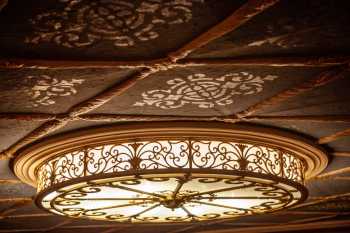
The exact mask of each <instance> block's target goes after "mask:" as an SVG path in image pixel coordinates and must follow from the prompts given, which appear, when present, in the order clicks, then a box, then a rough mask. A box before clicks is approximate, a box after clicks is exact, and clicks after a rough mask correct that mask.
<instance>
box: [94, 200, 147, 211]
mask: <svg viewBox="0 0 350 233" xmlns="http://www.w3.org/2000/svg"><path fill="white" fill-rule="evenodd" d="M151 203H154V202H153V201H149V202H137V203H129V204H123V205H114V206H106V207H100V208H96V209H90V210H88V211H96V210H107V209H114V208H121V207H127V206H133V205H142V204H151Z"/></svg>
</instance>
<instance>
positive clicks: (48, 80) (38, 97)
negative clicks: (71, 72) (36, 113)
mask: <svg viewBox="0 0 350 233" xmlns="http://www.w3.org/2000/svg"><path fill="white" fill-rule="evenodd" d="M26 78H27V79H29V80H34V85H33V86H32V88H31V89H30V90H27V91H26V94H27V95H28V96H29V97H30V98H31V101H30V103H31V106H34V107H38V106H40V105H43V106H47V105H51V104H55V103H56V102H55V99H54V97H55V96H70V95H75V94H76V93H77V90H76V89H75V86H76V85H79V84H82V83H83V82H84V79H71V80H58V79H56V78H52V77H50V76H47V75H41V76H27V77H26Z"/></svg>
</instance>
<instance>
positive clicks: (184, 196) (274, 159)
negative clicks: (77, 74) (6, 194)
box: [14, 122, 328, 223]
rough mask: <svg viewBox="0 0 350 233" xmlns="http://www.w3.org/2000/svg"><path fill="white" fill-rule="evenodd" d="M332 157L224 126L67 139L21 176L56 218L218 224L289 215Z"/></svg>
mask: <svg viewBox="0 0 350 233" xmlns="http://www.w3.org/2000/svg"><path fill="white" fill-rule="evenodd" d="M327 162H328V160H327V156H326V155H325V153H324V152H323V151H322V150H321V149H320V148H318V147H316V146H315V145H313V144H312V143H310V142H308V141H306V140H304V139H301V138H299V137H296V136H294V135H291V134H286V133H281V132H280V131H275V130H271V129H266V128H259V127H252V126H237V125H232V124H225V123H220V124H219V123H190V122H172V123H147V124H131V125H121V126H109V127H102V128H94V129H89V130H83V131H79V132H73V133H70V134H64V135H61V136H57V137H53V138H51V139H47V140H44V141H42V142H40V143H38V144H35V145H31V146H29V147H27V148H25V149H24V150H22V151H20V152H19V154H18V156H17V158H16V159H15V161H14V171H15V173H16V175H17V176H18V177H19V178H20V179H21V180H23V181H24V182H26V183H28V184H31V185H33V186H36V187H37V191H38V194H37V197H36V203H37V205H38V206H40V207H42V208H44V209H46V210H48V211H50V212H52V213H55V214H59V215H65V216H70V217H76V218H90V219H96V220H111V221H117V222H131V223H168V222H191V221H204V220H216V219H224V218H232V217H239V216H245V215H253V214H262V213H267V212H272V211H277V210H282V209H285V208H289V207H291V206H293V205H295V204H297V203H300V202H302V201H304V200H305V198H306V197H307V190H306V188H305V187H304V180H305V179H307V178H310V177H312V176H315V175H317V174H318V173H319V172H321V171H322V170H323V169H324V168H325V167H326V165H327Z"/></svg>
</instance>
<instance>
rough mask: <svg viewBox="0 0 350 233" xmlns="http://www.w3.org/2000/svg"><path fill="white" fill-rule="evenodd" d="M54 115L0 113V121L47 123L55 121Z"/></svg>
mask: <svg viewBox="0 0 350 233" xmlns="http://www.w3.org/2000/svg"><path fill="white" fill-rule="evenodd" d="M56 116H57V115H56V114H50V113H12V112H10V113H0V120H19V121H48V120H54V119H56Z"/></svg>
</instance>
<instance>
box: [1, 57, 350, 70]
mask: <svg viewBox="0 0 350 233" xmlns="http://www.w3.org/2000/svg"><path fill="white" fill-rule="evenodd" d="M164 63H168V65H169V66H173V67H187V66H207V65H210V66H221V65H228V66H239V67H240V66H271V67H327V66H336V65H342V64H349V63H350V56H319V57H307V56H290V57H289V56H284V57H266V56H264V57H260V56H259V57H246V58H212V59H199V58H184V59H182V60H179V61H174V62H173V63H171V62H169V60H168V59H167V58H162V59H156V60H149V61H81V60H40V59H17V58H12V59H6V58H0V68H1V69H21V68H26V69H87V68H95V69H112V68H129V69H130V68H150V67H153V66H157V65H161V64H164Z"/></svg>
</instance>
